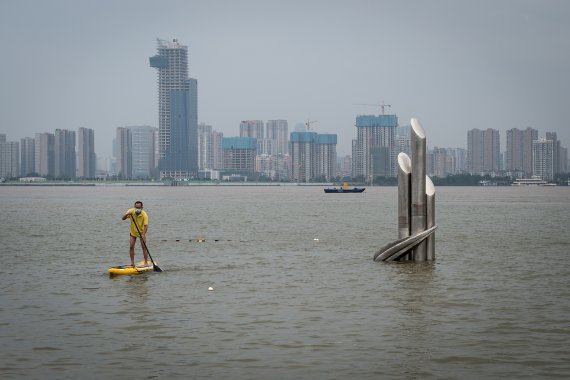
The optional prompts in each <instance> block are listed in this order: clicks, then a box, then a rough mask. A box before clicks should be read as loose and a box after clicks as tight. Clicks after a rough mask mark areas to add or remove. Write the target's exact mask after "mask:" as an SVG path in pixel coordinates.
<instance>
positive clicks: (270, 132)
mask: <svg viewBox="0 0 570 380" xmlns="http://www.w3.org/2000/svg"><path fill="white" fill-rule="evenodd" d="M266 132H267V133H266V137H267V138H268V139H271V140H273V141H274V142H273V144H272V151H271V152H270V153H269V154H272V155H277V154H289V126H288V124H287V120H268V121H267V124H266Z"/></svg>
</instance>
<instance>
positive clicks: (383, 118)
mask: <svg viewBox="0 0 570 380" xmlns="http://www.w3.org/2000/svg"><path fill="white" fill-rule="evenodd" d="M397 127H398V117H397V116H396V115H377V116H376V115H359V116H357V117H356V140H354V141H353V144H352V166H353V169H352V175H353V176H354V177H359V176H363V177H365V178H369V177H370V176H374V175H380V173H382V174H387V175H389V176H395V175H396V158H397V155H398V152H397V149H396V148H397V147H396V143H395V132H396V128H397Z"/></svg>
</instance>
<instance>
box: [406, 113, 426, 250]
mask: <svg viewBox="0 0 570 380" xmlns="http://www.w3.org/2000/svg"><path fill="white" fill-rule="evenodd" d="M411 126H412V128H411V136H410V137H411V148H412V175H411V179H412V184H411V185H412V191H411V194H412V196H411V200H412V202H411V224H410V226H411V228H410V233H411V234H412V235H416V234H418V233H420V232H423V231H425V230H426V213H427V210H426V180H425V178H426V134H425V132H424V128H423V127H422V125H421V124H420V122H419V121H418V120H417V119H416V118H412V120H411ZM412 259H413V260H415V261H426V260H427V245H426V242H425V241H423V242H421V243H420V244H419V245H418V246H417V247H416V248H414V250H413V254H412Z"/></svg>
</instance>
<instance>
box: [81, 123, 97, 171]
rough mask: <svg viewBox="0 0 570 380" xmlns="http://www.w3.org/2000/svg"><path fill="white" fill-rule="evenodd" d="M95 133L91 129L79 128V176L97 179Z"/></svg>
mask: <svg viewBox="0 0 570 380" xmlns="http://www.w3.org/2000/svg"><path fill="white" fill-rule="evenodd" d="M96 163H97V157H96V156H95V131H94V130H93V129H91V128H83V127H81V128H79V130H78V131H77V176H78V177H79V178H95V167H96Z"/></svg>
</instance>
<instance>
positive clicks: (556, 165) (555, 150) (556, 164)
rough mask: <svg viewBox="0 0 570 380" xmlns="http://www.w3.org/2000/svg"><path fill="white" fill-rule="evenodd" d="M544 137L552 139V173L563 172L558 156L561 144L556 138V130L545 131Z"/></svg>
mask: <svg viewBox="0 0 570 380" xmlns="http://www.w3.org/2000/svg"><path fill="white" fill-rule="evenodd" d="M546 139H547V140H552V170H553V173H554V174H555V175H556V174H558V173H563V172H564V171H563V170H562V166H563V164H562V160H561V156H560V151H561V146H560V140H558V136H557V135H556V132H546Z"/></svg>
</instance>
